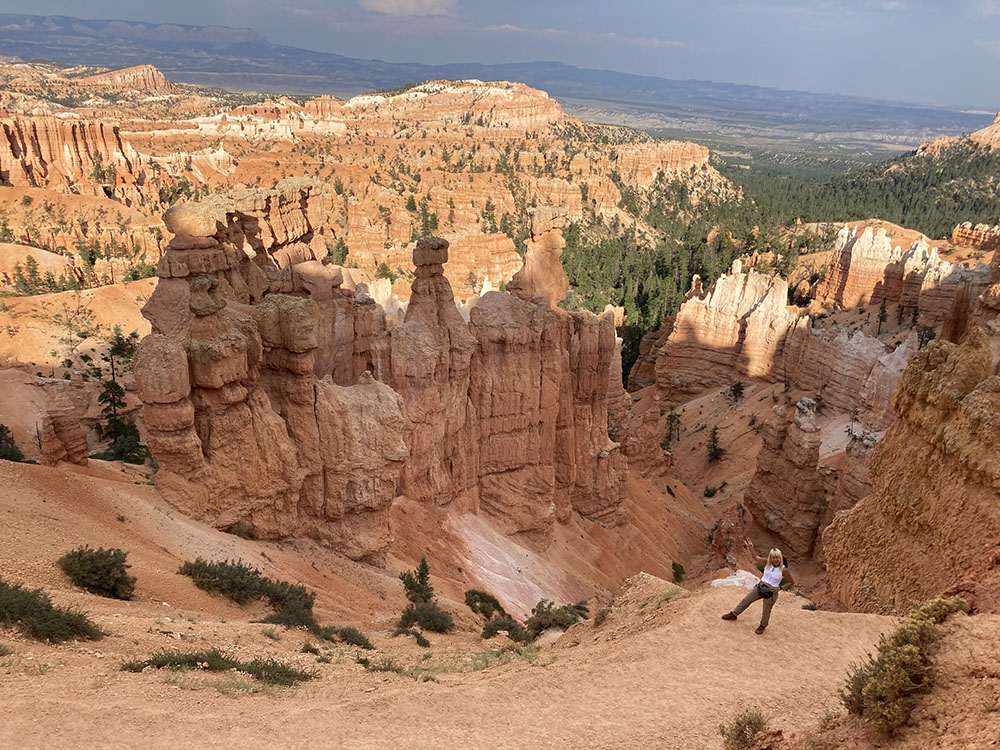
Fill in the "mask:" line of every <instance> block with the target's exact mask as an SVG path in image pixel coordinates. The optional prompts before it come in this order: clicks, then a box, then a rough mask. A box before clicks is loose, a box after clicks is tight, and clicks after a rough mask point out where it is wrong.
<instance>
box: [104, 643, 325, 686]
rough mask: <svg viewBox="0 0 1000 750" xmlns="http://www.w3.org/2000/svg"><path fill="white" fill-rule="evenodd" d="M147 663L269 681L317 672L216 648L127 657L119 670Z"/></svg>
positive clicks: (284, 682)
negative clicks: (242, 657) (238, 656)
mask: <svg viewBox="0 0 1000 750" xmlns="http://www.w3.org/2000/svg"><path fill="white" fill-rule="evenodd" d="M146 667H153V668H155V669H162V668H163V667H169V668H170V669H200V670H203V671H206V672H228V671H230V670H232V669H235V670H236V671H237V672H243V673H244V674H248V675H250V676H251V677H253V678H254V679H257V680H260V681H261V682H265V683H268V684H270V685H294V684H295V683H296V682H304V681H305V680H311V679H313V678H314V677H316V676H317V674H316V672H304V671H302V670H301V669H295V668H294V667H291V666H289V665H288V664H285V663H284V662H280V661H277V660H275V659H254V660H252V661H239V660H238V659H234V658H233V657H231V656H227V655H226V654H224V653H222V652H221V651H219V650H218V649H210V650H206V651H164V652H162V653H159V654H154V655H153V656H151V657H149V658H148V659H144V660H143V661H129V662H125V663H124V664H122V670H123V671H125V672H141V671H142V670H144V669H145V668H146Z"/></svg>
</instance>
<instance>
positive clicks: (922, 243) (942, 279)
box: [815, 226, 989, 326]
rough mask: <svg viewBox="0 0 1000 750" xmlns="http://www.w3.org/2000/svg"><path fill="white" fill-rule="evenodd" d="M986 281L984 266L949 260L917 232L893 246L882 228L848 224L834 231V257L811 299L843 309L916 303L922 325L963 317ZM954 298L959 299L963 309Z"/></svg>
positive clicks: (914, 305) (905, 305) (906, 305)
mask: <svg viewBox="0 0 1000 750" xmlns="http://www.w3.org/2000/svg"><path fill="white" fill-rule="evenodd" d="M988 284H989V272H988V271H987V270H986V267H985V266H983V265H979V266H977V267H976V268H974V269H969V268H966V267H965V266H961V265H958V264H954V263H949V262H947V261H944V260H942V259H941V258H940V256H939V255H938V253H937V249H936V248H932V247H930V246H929V245H928V243H927V241H926V239H925V238H919V239H917V241H915V242H914V243H913V244H912V245H911V246H910V247H909V248H908V249H907V250H905V251H904V250H902V249H901V248H900V247H899V246H896V247H893V244H892V241H891V239H890V238H889V236H888V234H887V233H886V231H885V230H884V229H877V230H876V229H873V228H872V227H870V226H869V227H866V228H865V230H864V231H863V232H862V233H861V234H858V233H857V231H852V230H851V229H849V228H848V227H847V226H845V227H844V228H843V229H841V231H840V234H839V235H838V236H837V244H836V246H835V247H834V251H833V261H832V262H831V264H830V270H829V272H828V273H827V275H826V277H825V278H824V279H823V280H822V281H820V282H819V283H818V284H817V285H816V289H815V299H816V300H817V301H818V302H820V303H822V304H824V305H829V306H833V307H839V308H843V309H847V308H851V307H855V306H864V305H868V304H871V303H877V302H879V301H881V300H885V301H886V303H887V304H892V305H902V306H903V307H906V308H910V309H912V308H914V307H917V308H919V310H920V317H921V320H922V321H923V322H924V323H925V324H927V325H935V326H936V325H940V324H941V323H943V322H944V321H945V320H947V319H949V318H954V317H956V316H961V317H963V318H967V317H968V315H969V313H970V308H971V305H972V303H973V302H974V301H975V299H976V297H977V296H978V295H979V294H980V293H981V292H982V291H983V290H984V289H985V288H986V286H987V285H988ZM956 300H962V301H964V307H963V308H962V309H956V308H955V302H956Z"/></svg>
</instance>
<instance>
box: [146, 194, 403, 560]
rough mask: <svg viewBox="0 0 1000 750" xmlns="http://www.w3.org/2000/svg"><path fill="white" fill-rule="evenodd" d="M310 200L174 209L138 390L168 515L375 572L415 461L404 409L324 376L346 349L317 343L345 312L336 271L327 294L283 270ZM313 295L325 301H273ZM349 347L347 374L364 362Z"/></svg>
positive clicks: (379, 388)
mask: <svg viewBox="0 0 1000 750" xmlns="http://www.w3.org/2000/svg"><path fill="white" fill-rule="evenodd" d="M309 195H310V194H309V192H308V189H307V186H305V185H300V184H298V183H294V182H293V183H290V184H286V185H283V186H282V187H281V188H280V189H277V190H274V191H269V192H261V193H252V192H249V191H248V192H246V193H243V194H240V195H239V196H238V198H237V201H236V206H237V207H238V208H237V210H235V211H230V212H227V211H226V210H225V208H224V207H223V206H222V205H220V204H218V202H216V201H211V200H210V201H207V202H206V203H205V204H200V205H199V204H194V205H191V204H186V205H183V206H180V207H177V208H175V209H172V210H171V211H170V212H168V215H167V216H165V217H164V220H165V222H166V224H167V226H168V228H169V229H170V230H171V231H174V232H175V233H176V236H175V237H174V239H173V240H172V241H171V243H170V245H169V246H168V249H167V252H166V254H165V255H164V257H163V260H162V261H161V263H160V266H159V274H160V283H159V284H158V286H157V289H156V291H155V293H154V294H153V296H152V297H151V298H150V301H149V303H147V306H146V307H145V308H144V311H143V312H144V314H145V315H146V316H147V317H148V318H149V319H150V322H151V324H152V326H153V334H151V335H150V336H147V337H146V338H145V339H143V341H142V342H141V344H140V347H139V351H138V352H137V354H136V360H135V376H136V384H137V387H138V390H139V395H140V397H141V398H142V400H143V403H144V417H145V424H146V428H147V432H148V435H149V446H150V449H151V451H152V453H153V456H154V457H155V459H156V460H157V462H158V464H159V466H160V471H159V472H158V473H157V485H158V486H159V487H160V489H161V490H162V491H163V492H164V494H165V495H166V496H167V497H168V498H169V499H170V500H171V502H173V503H174V504H176V505H177V506H178V507H180V508H182V509H183V510H184V511H185V512H187V513H190V514H191V515H194V516H195V517H198V518H202V519H204V520H206V521H208V522H209V523H212V524H214V525H216V526H219V527H223V528H225V527H228V526H230V525H232V524H234V523H238V522H248V523H250V524H251V525H252V526H253V527H254V532H255V534H257V535H259V536H261V537H262V538H274V537H283V536H289V535H310V536H314V537H316V538H318V539H321V540H323V541H324V542H326V543H329V544H331V545H333V546H335V547H336V548H337V549H338V550H340V551H341V552H343V553H344V554H346V555H348V556H350V557H352V558H354V559H364V560H371V561H379V560H381V559H382V558H383V557H384V554H385V551H386V548H387V547H388V544H389V531H388V509H389V504H390V503H391V501H392V498H393V497H394V495H395V488H396V482H397V480H398V478H399V475H400V472H401V470H402V464H403V460H404V459H405V458H406V455H407V453H406V447H405V445H404V443H403V434H404V429H403V428H404V421H403V413H402V401H401V400H400V398H399V395H398V394H397V393H395V392H394V391H393V390H392V389H391V388H389V387H388V386H387V385H384V384H382V383H379V382H377V381H375V380H373V379H372V378H371V376H370V375H367V376H366V375H362V376H361V378H360V379H358V381H357V384H356V385H349V386H342V385H337V384H335V383H334V382H333V380H332V379H331V378H325V379H323V380H320V379H319V377H318V376H317V373H316V369H317V360H319V361H320V362H321V363H322V364H321V365H319V366H323V365H325V364H327V363H328V361H329V356H328V354H327V349H328V348H335V347H336V345H337V341H336V340H335V337H333V339H334V340H329V339H327V340H323V341H321V340H320V333H321V332H328V331H329V327H328V326H329V325H331V321H330V318H331V317H333V318H336V316H335V315H334V314H333V313H332V312H331V309H332V310H334V311H335V310H336V309H337V303H338V302H339V306H340V308H343V307H344V306H350V305H351V304H352V303H351V301H350V300H348V299H346V298H345V294H349V293H346V292H345V293H343V294H342V293H340V292H339V291H338V284H339V277H337V275H336V274H332V275H331V276H330V277H326V278H325V284H324V279H323V278H317V276H316V274H315V273H313V274H310V273H309V270H310V269H309V267H308V265H307V267H306V268H305V269H302V272H301V273H296V272H295V271H294V270H293V269H291V268H290V267H289V266H288V262H289V259H290V258H292V257H298V256H300V255H301V254H302V253H304V252H306V250H305V249H308V247H309V244H308V240H309V238H310V235H311V234H312V232H313V230H312V223H311V221H312V219H311V217H310V214H311V213H312V212H313V211H314V210H315V209H313V208H311V207H310V202H309ZM282 263H284V264H286V265H285V267H284V268H281V267H280V264H282ZM310 288H312V289H313V290H314V291H315V292H316V294H315V296H316V297H318V298H319V301H317V300H314V299H307V298H304V297H293V296H288V295H287V294H281V293H280V292H282V291H287V292H296V291H299V292H300V293H301V292H306V291H308V290H309V289H310ZM265 295H266V296H265ZM372 304H373V303H370V301H369V306H371V305H372ZM348 317H349V319H351V320H352V322H355V321H357V320H360V319H363V318H364V315H363V314H358V315H354V316H348ZM334 325H335V324H334ZM351 334H352V335H351V339H352V342H351V343H352V346H351V351H350V352H348V353H346V355H345V359H346V360H347V361H348V363H349V364H348V367H347V368H346V372H345V371H341V373H340V374H341V375H342V376H344V375H347V374H354V372H353V370H354V367H353V363H354V362H355V360H356V359H357V358H358V357H359V356H361V357H363V356H365V355H364V352H359V348H360V347H357V348H356V347H355V346H354V345H353V344H354V338H355V336H354V331H353V330H352V332H351ZM358 338H359V339H361V343H363V337H361V336H359V337H358ZM318 354H322V355H326V356H321V357H318V356H317V355H318Z"/></svg>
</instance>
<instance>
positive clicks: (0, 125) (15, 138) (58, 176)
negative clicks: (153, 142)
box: [0, 117, 142, 197]
mask: <svg viewBox="0 0 1000 750" xmlns="http://www.w3.org/2000/svg"><path fill="white" fill-rule="evenodd" d="M0 131H2V134H3V138H2V139H0V178H3V179H5V180H7V181H8V182H10V183H11V184H13V185H18V186H20V185H36V186H39V187H49V188H55V189H57V190H62V191H64V192H71V193H81V194H87V195H103V194H104V193H103V189H102V187H101V185H102V184H104V183H105V182H111V183H112V184H113V185H114V186H115V189H116V191H122V192H123V194H127V195H128V196H130V197H131V196H133V195H135V187H134V186H135V183H136V181H137V180H138V179H139V178H140V176H141V174H142V170H141V167H140V164H139V155H138V153H137V152H136V151H135V149H134V148H132V146H131V144H129V142H128V141H127V140H125V139H124V138H123V137H122V136H121V134H120V133H119V132H118V128H117V127H115V126H111V125H108V124H105V123H102V122H82V121H78V120H69V119H64V118H57V117H30V118H28V117H23V118H22V117H16V118H13V119H5V120H0ZM98 166H101V167H102V169H106V168H108V167H114V170H113V175H112V177H113V179H111V180H109V179H108V178H107V177H101V179H98V178H97V177H96V176H95V167H98Z"/></svg>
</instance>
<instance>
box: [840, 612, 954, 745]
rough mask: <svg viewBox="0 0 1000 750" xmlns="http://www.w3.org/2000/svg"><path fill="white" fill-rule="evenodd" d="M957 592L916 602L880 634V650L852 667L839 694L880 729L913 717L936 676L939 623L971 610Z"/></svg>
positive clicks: (884, 731)
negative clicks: (919, 698)
mask: <svg viewBox="0 0 1000 750" xmlns="http://www.w3.org/2000/svg"><path fill="white" fill-rule="evenodd" d="M968 611H969V605H968V603H966V601H965V600H964V599H961V598H959V597H957V596H955V597H951V598H950V599H931V600H929V601H926V602H923V603H922V604H916V605H914V607H913V608H912V609H911V610H910V613H909V614H908V615H907V616H906V617H904V618H903V619H902V620H901V621H900V623H899V625H898V626H897V627H896V629H895V630H894V631H893V632H892V633H890V634H889V635H883V636H882V637H881V639H880V640H879V644H878V649H877V650H876V653H875V654H874V655H873V654H869V655H868V657H867V659H866V660H865V661H863V662H861V663H860V664H855V665H853V666H852V667H851V669H850V671H849V672H848V675H847V682H846V684H845V685H844V688H843V689H842V690H841V691H840V698H841V700H842V701H843V702H844V705H845V706H846V707H847V710H848V711H850V712H851V713H853V714H857V715H859V716H862V717H864V718H865V719H866V720H867V721H868V723H869V724H870V725H871V727H872V729H874V730H875V731H876V732H877V733H878V734H880V735H882V736H884V737H891V736H893V735H895V734H896V733H897V731H898V730H899V728H900V727H901V726H903V724H904V723H905V722H906V719H907V718H908V717H909V715H910V712H911V711H912V710H913V706H914V705H915V703H916V698H917V696H918V695H920V694H922V693H926V692H927V691H928V690H930V688H931V685H932V684H933V682H934V670H933V667H932V665H931V647H932V646H933V644H934V642H935V641H936V640H937V637H938V634H939V631H940V628H939V627H938V625H939V624H940V623H942V622H944V620H945V619H946V618H947V617H948V616H949V615H950V614H952V613H953V612H968Z"/></svg>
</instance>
